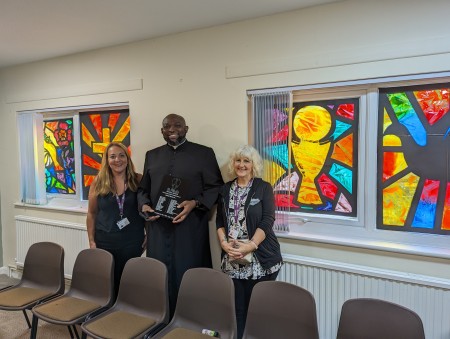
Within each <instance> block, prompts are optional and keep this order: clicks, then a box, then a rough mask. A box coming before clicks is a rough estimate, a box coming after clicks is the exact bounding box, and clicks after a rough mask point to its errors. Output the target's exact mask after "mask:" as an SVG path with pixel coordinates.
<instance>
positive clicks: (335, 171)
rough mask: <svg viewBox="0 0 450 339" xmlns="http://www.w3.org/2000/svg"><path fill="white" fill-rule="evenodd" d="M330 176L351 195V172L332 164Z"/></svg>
mask: <svg viewBox="0 0 450 339" xmlns="http://www.w3.org/2000/svg"><path fill="white" fill-rule="evenodd" d="M330 175H331V176H332V177H333V178H334V179H335V180H336V181H338V182H339V183H340V184H341V185H342V186H344V187H345V189H346V190H347V191H349V192H350V193H352V190H353V187H352V186H353V185H352V182H353V173H352V171H351V170H349V169H348V168H345V167H343V166H341V165H339V164H336V163H334V164H333V165H331V169H330Z"/></svg>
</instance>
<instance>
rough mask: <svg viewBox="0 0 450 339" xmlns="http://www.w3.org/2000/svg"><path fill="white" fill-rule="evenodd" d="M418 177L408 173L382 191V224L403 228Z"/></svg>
mask: <svg viewBox="0 0 450 339" xmlns="http://www.w3.org/2000/svg"><path fill="white" fill-rule="evenodd" d="M419 179H420V177H419V176H417V175H415V174H414V173H412V172H410V173H408V174H407V175H405V176H404V177H402V178H401V179H399V180H398V181H396V182H394V183H393V184H392V185H390V186H388V187H386V188H385V189H384V190H383V224H384V225H390V226H404V225H405V221H406V218H407V217H408V212H409V209H410V207H411V202H412V200H413V198H414V193H415V192H416V189H417V184H418V183H419Z"/></svg>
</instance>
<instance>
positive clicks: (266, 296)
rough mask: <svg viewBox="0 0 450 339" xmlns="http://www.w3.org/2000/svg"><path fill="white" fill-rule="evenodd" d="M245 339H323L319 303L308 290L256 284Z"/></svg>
mask: <svg viewBox="0 0 450 339" xmlns="http://www.w3.org/2000/svg"><path fill="white" fill-rule="evenodd" d="M243 337H244V339H274V338H296V339H319V330H318V326H317V316H316V303H315V301H314V297H313V295H312V294H311V293H310V292H308V291H307V290H305V289H303V288H301V287H299V286H296V285H293V284H289V283H285V282H281V281H263V282H260V283H258V284H256V285H255V287H254V288H253V292H252V296H251V298H250V305H249V309H248V314H247V322H246V325H245V329H244V336H243Z"/></svg>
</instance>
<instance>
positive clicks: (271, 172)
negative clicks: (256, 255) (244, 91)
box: [252, 91, 291, 232]
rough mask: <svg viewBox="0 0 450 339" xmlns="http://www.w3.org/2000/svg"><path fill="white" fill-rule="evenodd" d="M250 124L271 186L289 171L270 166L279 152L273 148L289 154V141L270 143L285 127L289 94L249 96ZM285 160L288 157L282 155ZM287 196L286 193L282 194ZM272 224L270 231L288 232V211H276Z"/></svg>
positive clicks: (279, 209) (280, 208) (287, 209)
mask: <svg viewBox="0 0 450 339" xmlns="http://www.w3.org/2000/svg"><path fill="white" fill-rule="evenodd" d="M252 107H253V110H252V115H253V116H252V121H253V144H254V146H255V148H256V149H257V150H258V151H259V153H260V154H261V156H262V158H263V159H264V160H266V161H264V179H265V180H266V181H268V182H270V183H272V184H274V183H275V182H276V180H277V179H278V178H279V177H280V176H281V175H282V173H281V171H282V172H288V173H289V168H287V169H285V170H281V167H276V166H274V165H273V164H274V163H276V162H277V160H276V157H275V156H274V152H279V150H280V148H278V147H277V146H282V147H284V145H287V147H285V148H284V149H285V150H286V152H289V151H288V150H289V144H288V140H289V137H288V138H286V139H284V140H278V141H277V140H272V136H273V135H275V134H279V133H280V132H281V130H282V129H283V127H284V126H286V124H289V112H290V107H291V92H289V91H281V92H270V93H262V94H253V95H252ZM284 155H285V156H286V157H287V158H289V155H288V154H284ZM278 158H279V157H278ZM285 194H288V195H289V194H290V192H285ZM276 212H277V213H276V215H277V218H276V221H275V225H274V229H275V230H276V231H278V232H288V231H289V223H288V212H289V208H288V207H277V208H276Z"/></svg>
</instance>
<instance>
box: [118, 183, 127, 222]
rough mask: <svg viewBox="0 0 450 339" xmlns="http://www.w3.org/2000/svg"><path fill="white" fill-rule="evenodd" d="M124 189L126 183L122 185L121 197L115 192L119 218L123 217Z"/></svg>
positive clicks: (125, 188)
mask: <svg viewBox="0 0 450 339" xmlns="http://www.w3.org/2000/svg"><path fill="white" fill-rule="evenodd" d="M126 190H127V184H125V185H124V189H123V194H122V197H121V198H119V196H118V195H117V193H116V201H117V205H118V206H119V213H120V219H123V205H124V204H125V192H126Z"/></svg>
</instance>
